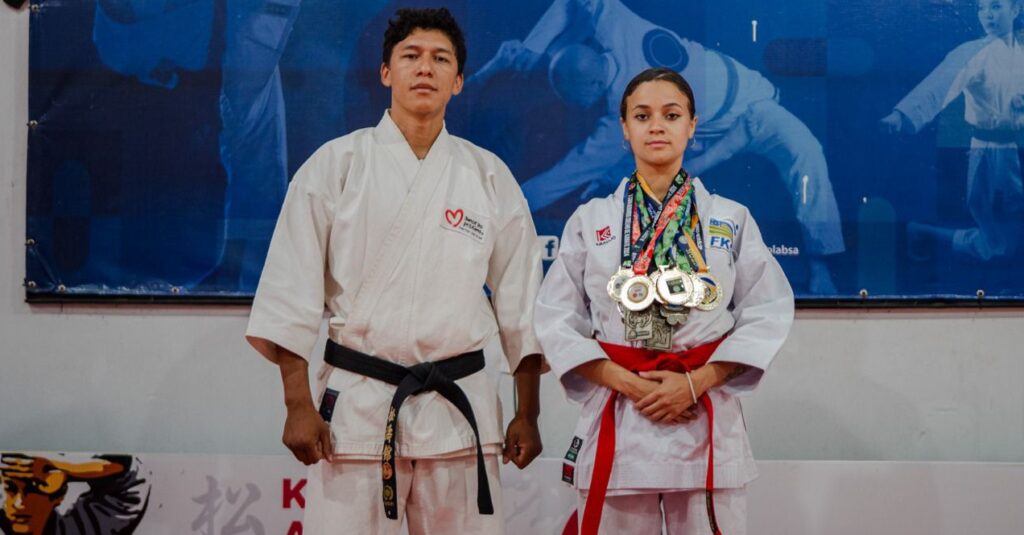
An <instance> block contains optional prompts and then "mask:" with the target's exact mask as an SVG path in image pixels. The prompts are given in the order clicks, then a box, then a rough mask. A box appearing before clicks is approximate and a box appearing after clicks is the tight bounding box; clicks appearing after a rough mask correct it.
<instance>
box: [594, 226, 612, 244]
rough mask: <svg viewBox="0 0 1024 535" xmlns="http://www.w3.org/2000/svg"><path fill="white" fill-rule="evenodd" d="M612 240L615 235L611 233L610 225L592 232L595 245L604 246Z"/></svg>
mask: <svg viewBox="0 0 1024 535" xmlns="http://www.w3.org/2000/svg"><path fill="white" fill-rule="evenodd" d="M614 239H615V234H613V233H612V227H611V226H610V225H609V226H607V227H604V228H599V229H597V230H595V231H594V241H595V243H597V245H604V244H606V243H608V242H610V241H612V240H614Z"/></svg>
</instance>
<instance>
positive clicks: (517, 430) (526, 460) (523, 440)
mask: <svg viewBox="0 0 1024 535" xmlns="http://www.w3.org/2000/svg"><path fill="white" fill-rule="evenodd" d="M543 449H544V445H543V444H541V441H540V430H539V429H538V428H537V419H536V418H533V419H531V418H528V417H526V416H516V417H515V418H512V421H511V422H509V423H508V430H507V431H505V449H504V451H502V452H501V462H502V463H505V464H508V462H509V461H512V463H513V464H515V465H516V466H518V467H519V469H520V470H522V469H523V468H526V466H527V465H529V464H530V463H531V462H532V461H533V460H534V459H536V458H537V456H538V455H540V452H541V451H542V450H543Z"/></svg>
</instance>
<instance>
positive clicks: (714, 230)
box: [708, 217, 738, 251]
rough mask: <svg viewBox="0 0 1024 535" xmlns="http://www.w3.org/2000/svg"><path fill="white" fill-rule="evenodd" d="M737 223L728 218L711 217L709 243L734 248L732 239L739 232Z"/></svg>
mask: <svg viewBox="0 0 1024 535" xmlns="http://www.w3.org/2000/svg"><path fill="white" fill-rule="evenodd" d="M737 230H738V229H737V227H736V223H733V222H732V221H730V220H728V219H715V218H713V217H712V218H711V219H710V220H709V221H708V237H709V238H710V239H709V245H710V246H711V247H717V248H718V249H725V250H727V251H731V250H732V241H733V238H734V237H735V236H736V232H737Z"/></svg>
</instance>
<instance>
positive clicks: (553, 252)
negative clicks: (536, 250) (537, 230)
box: [537, 236, 558, 262]
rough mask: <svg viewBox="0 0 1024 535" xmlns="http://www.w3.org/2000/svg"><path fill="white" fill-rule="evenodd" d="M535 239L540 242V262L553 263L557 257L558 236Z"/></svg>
mask: <svg viewBox="0 0 1024 535" xmlns="http://www.w3.org/2000/svg"><path fill="white" fill-rule="evenodd" d="M537 238H538V240H540V247H541V249H542V252H541V254H540V256H541V260H544V261H546V262H550V261H553V260H554V259H555V257H556V256H558V236H538V237H537Z"/></svg>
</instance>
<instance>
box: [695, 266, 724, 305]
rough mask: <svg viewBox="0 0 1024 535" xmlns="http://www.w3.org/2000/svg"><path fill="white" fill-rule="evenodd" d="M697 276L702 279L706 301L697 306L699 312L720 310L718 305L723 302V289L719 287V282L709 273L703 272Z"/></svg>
mask: <svg viewBox="0 0 1024 535" xmlns="http://www.w3.org/2000/svg"><path fill="white" fill-rule="evenodd" d="M697 276H698V277H700V281H701V286H703V287H704V290H705V292H704V299H703V300H701V302H700V304H698V305H697V310H703V311H705V312H707V311H711V310H714V309H716V308H718V305H719V304H720V303H721V302H722V288H721V286H719V285H718V280H716V279H715V276H714V275H712V274H711V273H710V272H707V271H702V272H700V273H698V274H697Z"/></svg>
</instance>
